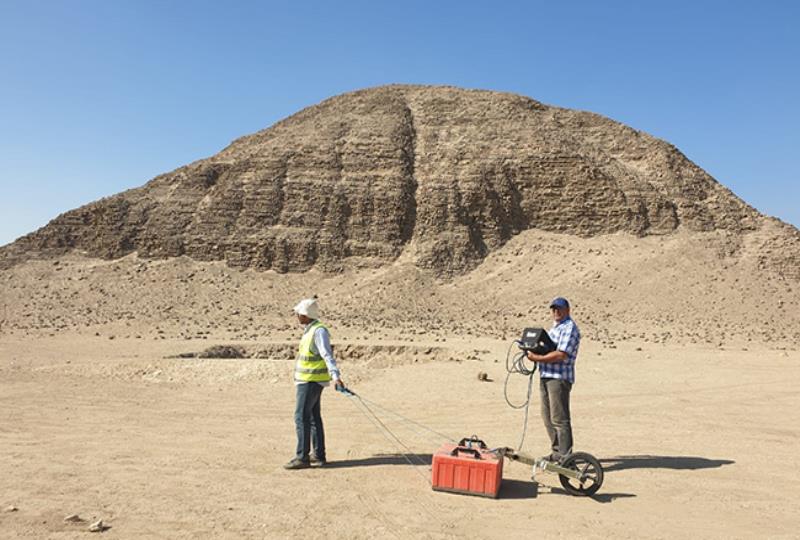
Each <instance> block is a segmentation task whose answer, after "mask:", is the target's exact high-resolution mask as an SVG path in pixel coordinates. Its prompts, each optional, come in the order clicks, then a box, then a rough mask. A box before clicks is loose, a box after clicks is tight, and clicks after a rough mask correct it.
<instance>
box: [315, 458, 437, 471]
mask: <svg viewBox="0 0 800 540" xmlns="http://www.w3.org/2000/svg"><path fill="white" fill-rule="evenodd" d="M432 460H433V455H432V454H378V455H375V456H372V457H368V458H361V459H343V460H340V461H329V462H328V463H327V465H325V468H326V469H344V468H347V467H371V466H374V465H408V464H409V461H410V462H411V463H412V464H414V465H428V466H430V464H431V462H432Z"/></svg>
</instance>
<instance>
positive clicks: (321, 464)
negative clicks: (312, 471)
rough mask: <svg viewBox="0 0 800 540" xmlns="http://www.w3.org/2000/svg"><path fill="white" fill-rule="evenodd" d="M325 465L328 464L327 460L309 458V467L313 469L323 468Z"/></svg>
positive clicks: (314, 457)
mask: <svg viewBox="0 0 800 540" xmlns="http://www.w3.org/2000/svg"><path fill="white" fill-rule="evenodd" d="M327 464H328V460H326V459H320V458H318V457H316V456H313V457H312V458H311V465H313V466H315V467H324V466H325V465H327Z"/></svg>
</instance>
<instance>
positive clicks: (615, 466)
mask: <svg viewBox="0 0 800 540" xmlns="http://www.w3.org/2000/svg"><path fill="white" fill-rule="evenodd" d="M600 463H601V464H602V465H603V471H604V472H606V473H608V472H612V471H625V470H628V469H672V470H678V471H695V470H697V469H714V468H717V467H722V466H723V465H731V464H733V463H736V462H735V461H733V460H731V459H708V458H703V457H696V456H618V457H613V458H605V459H601V460H600Z"/></svg>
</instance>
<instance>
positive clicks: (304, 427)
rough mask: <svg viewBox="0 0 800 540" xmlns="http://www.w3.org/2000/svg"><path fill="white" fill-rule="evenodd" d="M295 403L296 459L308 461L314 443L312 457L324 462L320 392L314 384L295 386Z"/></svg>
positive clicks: (319, 386)
mask: <svg viewBox="0 0 800 540" xmlns="http://www.w3.org/2000/svg"><path fill="white" fill-rule="evenodd" d="M296 388H297V401H296V403H295V408H294V425H295V429H296V430H297V452H296V457H297V458H298V459H301V460H303V461H308V458H309V454H310V453H311V443H312V441H313V443H314V456H315V457H316V458H317V459H319V460H325V431H324V430H323V428H322V411H321V408H320V404H321V401H322V390H323V389H324V387H323V386H322V385H321V384H317V383H315V382H310V383H302V384H298V385H297V386H296Z"/></svg>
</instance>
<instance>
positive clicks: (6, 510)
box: [3, 504, 19, 512]
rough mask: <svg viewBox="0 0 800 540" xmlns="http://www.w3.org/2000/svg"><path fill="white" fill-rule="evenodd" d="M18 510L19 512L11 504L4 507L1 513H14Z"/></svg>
mask: <svg viewBox="0 0 800 540" xmlns="http://www.w3.org/2000/svg"><path fill="white" fill-rule="evenodd" d="M18 510H19V508H17V507H16V506H14V505H13V504H12V505H9V506H6V507H5V509H4V510H3V511H4V512H16V511H18Z"/></svg>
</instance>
